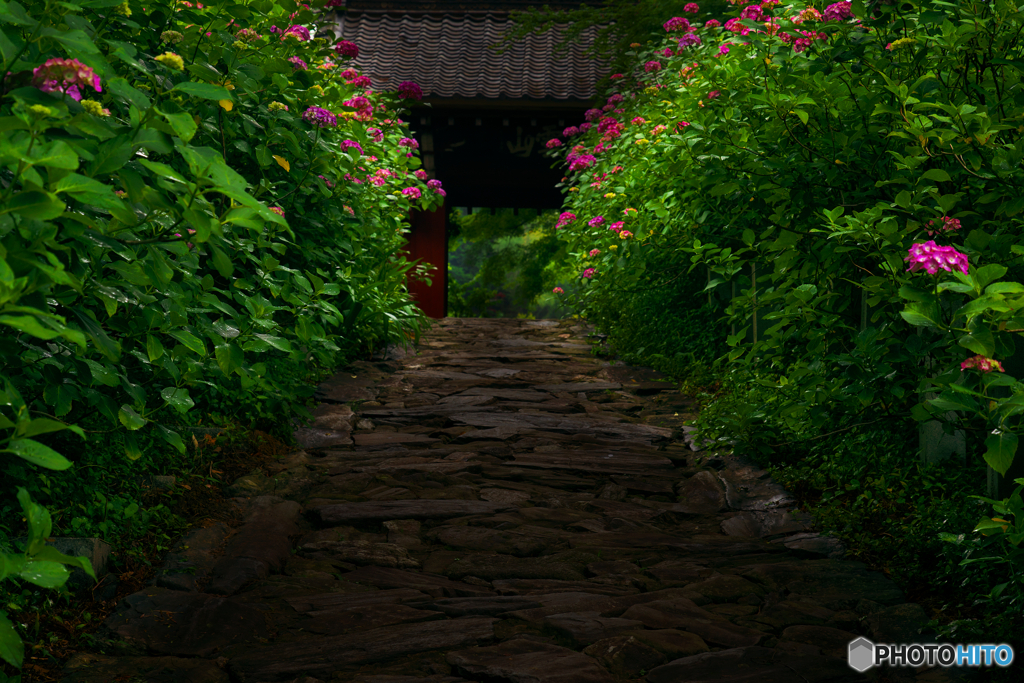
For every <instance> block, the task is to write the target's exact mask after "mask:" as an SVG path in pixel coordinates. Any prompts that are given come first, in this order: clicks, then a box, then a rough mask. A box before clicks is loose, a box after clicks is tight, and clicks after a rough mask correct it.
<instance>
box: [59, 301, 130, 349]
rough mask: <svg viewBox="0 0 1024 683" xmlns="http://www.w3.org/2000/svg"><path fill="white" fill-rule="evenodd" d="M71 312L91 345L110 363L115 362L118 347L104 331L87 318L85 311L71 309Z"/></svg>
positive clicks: (87, 314) (75, 308)
mask: <svg viewBox="0 0 1024 683" xmlns="http://www.w3.org/2000/svg"><path fill="white" fill-rule="evenodd" d="M71 312H72V313H74V314H75V317H76V318H78V322H79V323H80V324H81V325H82V328H83V329H84V330H85V333H86V334H87V335H88V336H89V339H91V340H92V343H93V344H95V345H96V348H98V349H99V350H100V353H102V354H103V355H104V356H106V357H107V359H108V360H111V361H116V360H118V358H120V356H121V347H120V345H118V343H117V342H115V341H114V340H113V339H111V338H110V337H108V336H107V333H106V332H105V331H104V329H103V328H102V327H100V326H99V325H98V324H97V323H96V321H95V320H93V319H92V318H91V317H90V316H89V313H88V312H87V311H86V310H85V309H83V308H78V307H72V308H71Z"/></svg>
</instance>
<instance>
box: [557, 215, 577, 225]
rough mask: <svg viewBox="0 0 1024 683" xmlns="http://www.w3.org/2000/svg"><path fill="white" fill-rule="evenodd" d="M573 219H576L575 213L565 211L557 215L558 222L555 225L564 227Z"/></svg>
mask: <svg viewBox="0 0 1024 683" xmlns="http://www.w3.org/2000/svg"><path fill="white" fill-rule="evenodd" d="M574 220H576V214H574V213H573V212H572V211H565V212H563V213H562V215H560V216H559V217H558V222H557V223H555V227H556V228H564V227H565V226H567V225H569V223H572V222H573V221H574Z"/></svg>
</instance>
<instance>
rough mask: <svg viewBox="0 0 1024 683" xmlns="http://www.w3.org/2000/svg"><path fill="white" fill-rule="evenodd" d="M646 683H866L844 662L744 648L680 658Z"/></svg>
mask: <svg viewBox="0 0 1024 683" xmlns="http://www.w3.org/2000/svg"><path fill="white" fill-rule="evenodd" d="M644 680H645V681H647V683H683V682H685V683H795V682H796V681H799V682H800V683H865V682H866V681H867V680H868V678H867V677H865V676H863V675H861V674H858V673H856V672H855V671H853V669H851V668H850V667H849V665H848V664H847V663H846V661H845V660H837V659H831V658H828V657H822V656H815V655H809V656H801V657H794V656H793V655H791V654H789V653H786V652H780V651H778V650H774V649H769V648H765V647H745V648H732V649H728V650H722V651H720V652H707V653H703V654H699V655H693V656H692V657H683V658H682V659H677V660H675V661H673V662H669V663H668V664H665V665H663V666H659V667H658V668H656V669H654V670H652V671H651V672H650V673H648V674H647V677H646V678H645V679H644Z"/></svg>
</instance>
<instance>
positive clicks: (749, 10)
mask: <svg viewBox="0 0 1024 683" xmlns="http://www.w3.org/2000/svg"><path fill="white" fill-rule="evenodd" d="M740 19H753V20H754V21H761V20H762V19H764V10H763V9H761V5H747V6H746V7H744V8H743V11H742V12H740Z"/></svg>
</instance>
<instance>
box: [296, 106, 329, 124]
mask: <svg viewBox="0 0 1024 683" xmlns="http://www.w3.org/2000/svg"><path fill="white" fill-rule="evenodd" d="M302 118H303V119H305V120H306V121H308V122H309V123H311V124H313V125H314V126H316V127H318V128H323V127H327V128H334V127H335V126H337V125H338V117H337V116H335V115H334V114H332V113H331V112H329V111H327V110H326V109H324V108H323V107H310V108H309V109H307V110H306V111H305V113H304V114H303V115H302Z"/></svg>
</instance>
